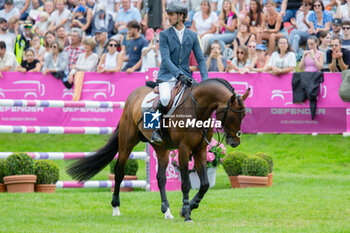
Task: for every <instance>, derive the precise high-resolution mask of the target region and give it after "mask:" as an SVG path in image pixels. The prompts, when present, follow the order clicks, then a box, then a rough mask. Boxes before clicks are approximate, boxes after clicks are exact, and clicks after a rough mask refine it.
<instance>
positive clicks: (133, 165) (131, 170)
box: [109, 159, 139, 176]
mask: <svg viewBox="0 0 350 233" xmlns="http://www.w3.org/2000/svg"><path fill="white" fill-rule="evenodd" d="M116 163H117V160H116V159H114V160H113V161H112V162H111V163H110V164H109V168H110V173H111V174H114V166H115V165H116ZM138 169H139V164H138V163H137V160H136V159H128V161H127V162H126V165H125V175H129V176H136V173H137V170H138Z"/></svg>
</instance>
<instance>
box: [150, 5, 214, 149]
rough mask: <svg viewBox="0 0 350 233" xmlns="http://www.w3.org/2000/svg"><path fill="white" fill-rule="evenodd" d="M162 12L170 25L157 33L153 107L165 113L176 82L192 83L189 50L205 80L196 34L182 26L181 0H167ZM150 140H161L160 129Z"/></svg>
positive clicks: (184, 10)
mask: <svg viewBox="0 0 350 233" xmlns="http://www.w3.org/2000/svg"><path fill="white" fill-rule="evenodd" d="M166 12H167V16H168V17H167V18H168V20H169V23H170V25H171V26H172V27H170V28H168V29H167V30H165V31H162V32H161V33H160V34H159V48H160V53H161V57H162V63H161V65H160V68H159V72H158V80H157V81H158V83H159V95H160V101H159V104H158V106H157V110H159V112H160V113H162V114H165V113H166V109H167V106H168V104H169V101H170V95H171V90H172V89H173V88H174V86H175V84H176V82H177V81H180V82H182V83H183V84H185V85H186V86H191V84H192V83H194V80H193V79H192V75H191V72H190V66H189V57H190V54H191V51H192V50H193V52H194V55H195V58H196V60H197V63H198V67H199V71H200V74H201V77H202V81H203V80H206V79H208V72H207V66H206V63H205V59H204V56H203V53H202V49H201V47H200V44H199V40H198V37H197V34H196V33H195V32H193V31H191V30H189V29H186V28H185V26H184V22H185V20H186V17H187V6H186V5H185V4H184V3H182V2H181V1H175V0H174V1H170V2H169V3H168V4H167V7H166ZM151 142H153V143H161V142H162V137H161V135H160V130H154V131H153V133H152V137H151Z"/></svg>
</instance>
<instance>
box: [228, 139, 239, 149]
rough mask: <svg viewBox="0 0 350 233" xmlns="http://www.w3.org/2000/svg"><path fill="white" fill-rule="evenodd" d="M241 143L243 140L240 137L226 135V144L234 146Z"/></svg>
mask: <svg viewBox="0 0 350 233" xmlns="http://www.w3.org/2000/svg"><path fill="white" fill-rule="evenodd" d="M240 143H241V141H240V139H239V138H238V137H226V144H228V145H230V146H231V147H233V148H235V147H237V146H239V144H240Z"/></svg>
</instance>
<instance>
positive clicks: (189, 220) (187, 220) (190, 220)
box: [185, 218, 193, 223]
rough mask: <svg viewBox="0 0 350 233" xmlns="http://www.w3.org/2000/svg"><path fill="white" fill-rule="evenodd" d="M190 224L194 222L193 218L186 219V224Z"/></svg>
mask: <svg viewBox="0 0 350 233" xmlns="http://www.w3.org/2000/svg"><path fill="white" fill-rule="evenodd" d="M188 222H193V220H192V219H191V218H188V219H185V223H188Z"/></svg>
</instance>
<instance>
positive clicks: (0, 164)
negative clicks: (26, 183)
mask: <svg viewBox="0 0 350 233" xmlns="http://www.w3.org/2000/svg"><path fill="white" fill-rule="evenodd" d="M4 172H5V159H0V193H3V192H5V190H6V189H5V185H4Z"/></svg>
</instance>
